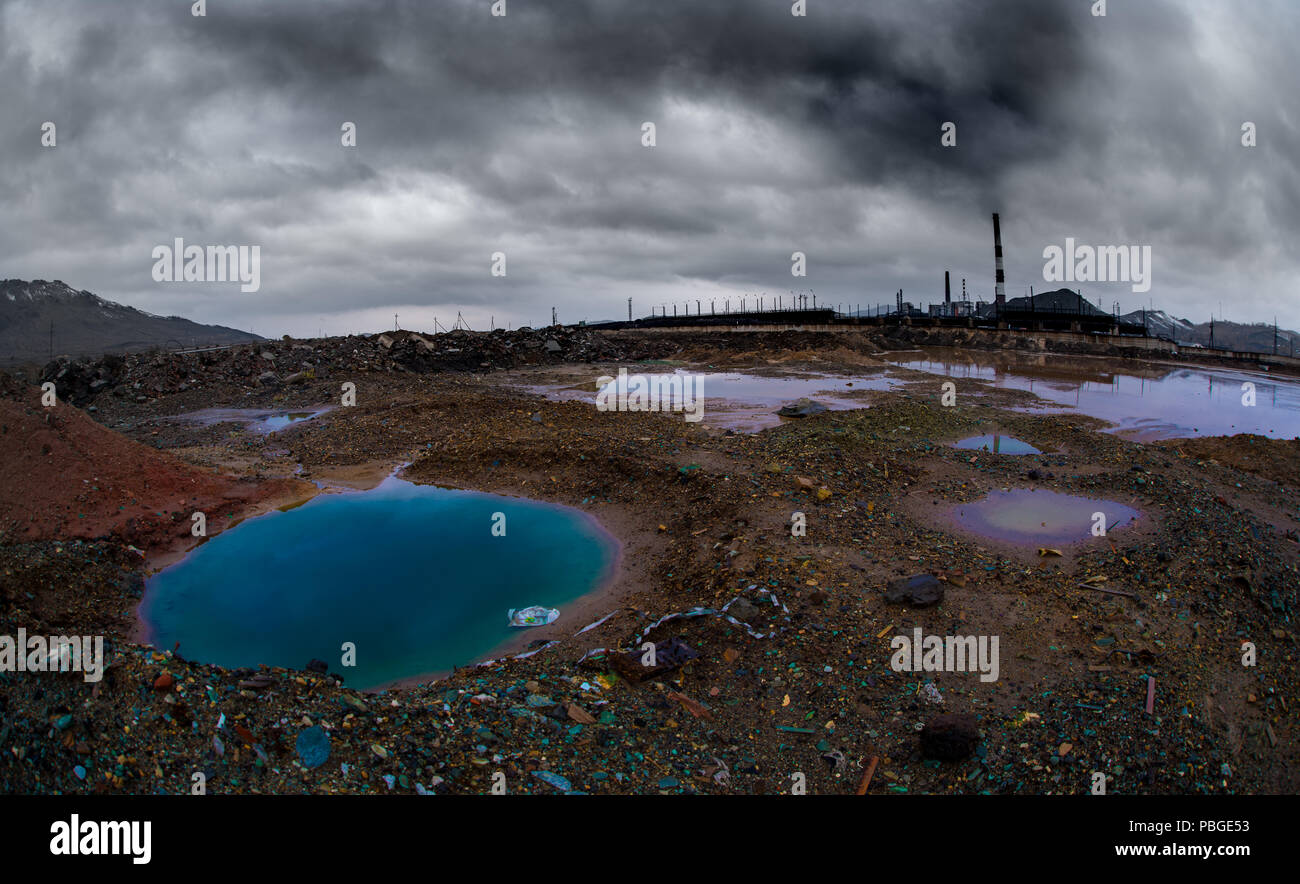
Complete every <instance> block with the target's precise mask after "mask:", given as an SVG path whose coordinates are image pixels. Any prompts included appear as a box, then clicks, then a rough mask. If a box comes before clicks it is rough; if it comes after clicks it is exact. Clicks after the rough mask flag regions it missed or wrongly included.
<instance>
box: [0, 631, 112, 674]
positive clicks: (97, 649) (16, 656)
mask: <svg viewBox="0 0 1300 884" xmlns="http://www.w3.org/2000/svg"><path fill="white" fill-rule="evenodd" d="M0 672H81V673H84V674H85V679H86V681H90V682H96V681H99V680H100V679H101V678H103V677H104V637H103V636H102V635H51V636H48V637H47V636H43V635H33V636H28V635H27V630H26V629H22V628H20V629H19V630H18V636H17V638H15V637H14V636H11V635H0Z"/></svg>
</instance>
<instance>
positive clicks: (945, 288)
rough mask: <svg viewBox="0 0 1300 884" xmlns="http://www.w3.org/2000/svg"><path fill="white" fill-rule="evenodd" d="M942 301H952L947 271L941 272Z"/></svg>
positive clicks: (949, 302)
mask: <svg viewBox="0 0 1300 884" xmlns="http://www.w3.org/2000/svg"><path fill="white" fill-rule="evenodd" d="M943 302H944V303H945V304H951V303H952V279H951V278H949V276H948V271H947V270H945V271H944V272H943Z"/></svg>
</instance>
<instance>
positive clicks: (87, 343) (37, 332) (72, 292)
mask: <svg viewBox="0 0 1300 884" xmlns="http://www.w3.org/2000/svg"><path fill="white" fill-rule="evenodd" d="M51 324H53V353H54V354H55V355H62V354H66V355H70V356H82V355H90V354H98V353H105V352H117V353H121V352H123V351H126V350H145V349H148V348H150V347H175V348H179V347H193V346H203V345H209V344H233V343H238V342H242V341H257V340H261V338H259V337H258V336H257V335H253V334H249V333H248V332H243V331H239V330H238V329H233V328H226V327H225V326H220V325H200V324H199V323H197V322H191V321H190V320H188V319H183V318H181V317H179V316H155V315H154V314H152V313H146V312H145V311H143V310H137V309H136V308H134V307H127V306H125V305H123V304H117V303H114V302H113V301H107V300H105V299H103V298H101V297H99V296H98V295H95V294H93V293H91V292H88V291H78V290H76V289H74V288H72V287H71V286H69V285H67V284H65V283H64V282H62V281H61V280H57V279H56V280H54V281H53V282H48V281H46V280H44V279H33V280H31V281H26V280H21V279H5V280H0V362H27V361H31V362H43V361H45V360H46V359H48V358H49V357H50V353H51V334H50V332H51Z"/></svg>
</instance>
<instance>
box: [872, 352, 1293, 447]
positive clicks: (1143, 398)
mask: <svg viewBox="0 0 1300 884" xmlns="http://www.w3.org/2000/svg"><path fill="white" fill-rule="evenodd" d="M889 359H890V361H891V362H894V363H896V364H898V365H901V366H904V367H906V368H910V369H915V370H917V371H925V372H929V373H931V374H937V375H946V376H948V377H952V378H974V379H979V380H984V381H988V382H989V383H990V384H991V385H992V386H994V387H1000V388H1007V389H1013V390H1027V391H1029V392H1031V393H1033V394H1035V395H1037V396H1039V397H1041V398H1043V399H1046V400H1048V402H1050V403H1054V404H1053V405H1049V406H1047V407H1045V408H1042V409H1039V408H1034V409H1015V410H1016V411H1026V410H1028V411H1034V412H1049V413H1050V412H1060V411H1062V410H1066V409H1071V410H1074V411H1077V412H1079V413H1080V414H1087V415H1091V416H1092V417H1098V418H1101V419H1102V420H1105V421H1109V422H1110V423H1112V424H1114V425H1115V426H1113V427H1111V428H1110V429H1109V430H1107V432H1111V433H1115V434H1116V435H1120V436H1123V437H1124V438H1126V439H1130V440H1132V441H1135V442H1150V441H1153V440H1156V439H1181V438H1189V437H1195V436H1233V435H1236V434H1238V433H1256V434H1258V435H1261V436H1268V437H1270V438H1272V439H1290V438H1294V437H1297V436H1300V379H1297V378H1294V377H1286V376H1277V375H1271V374H1268V373H1266V372H1259V371H1250V370H1243V369H1229V368H1217V367H1216V368H1211V367H1205V368H1201V367H1197V368H1190V367H1185V366H1178V365H1171V364H1168V363H1161V362H1150V363H1146V364H1139V363H1134V362H1121V361H1119V360H1112V359H1106V358H1103V357H1072V356H1066V355H1062V354H1059V353H1052V354H1025V353H1014V352H1005V351H989V352H985V351H975V350H962V349H957V348H948V347H932V348H927V349H925V350H916V351H910V352H905V353H895V354H893V355H892V356H890V357H889Z"/></svg>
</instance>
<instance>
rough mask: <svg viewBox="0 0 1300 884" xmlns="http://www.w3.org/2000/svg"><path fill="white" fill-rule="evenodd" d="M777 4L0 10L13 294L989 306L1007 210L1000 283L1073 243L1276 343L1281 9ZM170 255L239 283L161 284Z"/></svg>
mask: <svg viewBox="0 0 1300 884" xmlns="http://www.w3.org/2000/svg"><path fill="white" fill-rule="evenodd" d="M791 5H792V0H636V2H633V0H507V5H506V9H507V14H506V15H505V16H504V17H493V16H492V15H491V12H490V9H491V6H492V3H491V0H387V2H384V0H372V2H339V0H274V2H269V0H208V2H207V15H206V17H202V18H200V17H195V16H193V15H192V14H191V0H149V2H143V0H141V2H136V0H114V2H104V0H85V2H74V0H0V121H3V123H2V125H0V211H3V218H2V219H0V278H5V277H9V278H15V277H16V278H23V279H31V278H43V279H62V280H64V281H65V282H67V283H68V284H70V285H72V286H73V287H75V288H80V289H90V290H91V291H94V292H95V293H97V294H100V295H102V296H104V297H107V298H109V299H112V300H116V301H120V302H122V303H126V304H131V305H133V306H136V307H139V308H141V309H145V310H149V311H151V312H155V313H162V314H179V315H182V316H186V317H188V318H191V319H195V320H198V321H201V322H210V323H220V324H224V325H231V326H236V327H240V328H245V329H248V328H251V329H253V330H254V331H256V332H257V333H259V334H263V335H268V336H273V335H280V334H284V333H289V334H294V335H308V334H311V335H314V334H316V333H317V331H318V330H319V329H321V328H323V329H324V330H325V331H326V332H327V333H329V332H336V333H337V332H347V331H353V330H356V331H362V330H365V331H374V330H379V329H382V328H386V327H387V328H391V327H392V324H393V313H394V312H396V313H398V314H400V318H399V321H400V323H401V325H402V326H403V327H406V328H427V327H431V325H432V320H433V317H434V316H435V315H436V316H437V318H438V320H439V321H440V322H441V323H443V324H444V325H450V324H451V321H452V320H453V319H454V318H455V315H456V312H457V310H461V311H463V312H464V315H465V318H466V319H467V320H468V321H469V324H470V325H471V327H475V328H483V327H485V326H486V325H487V323H488V320H489V317H495V320H496V324H497V325H499V326H505V325H506V324H507V323H511V324H514V325H520V324H534V325H535V324H538V323H541V322H543V321H549V318H550V308H551V306H552V305H554V306H555V307H557V308H558V311H559V318H560V319H561V321H567V322H572V321H576V320H580V319H588V320H597V319H605V318H624V317H626V315H627V299H628V298H629V297H631V298H632V299H633V309H634V312H635V314H636V315H638V316H640V315H645V314H648V313H649V312H650V308H651V305H652V304H653V305H656V306H657V305H660V304H664V303H668V304H671V303H673V302H674V301H675V302H677V303H678V304H679V305H680V304H682V303H683V302H685V301H688V300H689V301H690V302H691V309H692V310H694V304H695V301H696V299H702V300H703V301H704V303H705V310H706V311H707V309H708V306H707V305H708V301H709V300H710V299H714V300H717V301H718V302H719V306H720V305H721V300H722V299H723V298H726V297H728V296H730V297H731V299H732V303H733V304H737V305H738V303H739V299H740V297H741V296H742V295H743V294H746V293H750V294H751V295H752V294H754V293H764V292H766V293H767V295H768V296H769V297H771V296H772V295H775V294H777V293H783V294H784V293H788V292H789V291H790V290H791V289H795V290H804V291H808V290H811V291H813V292H815V293H816V294H817V297H818V301H819V303H823V302H825V303H831V304H858V303H861V304H863V305H867V304H875V303H892V301H893V292H894V291H895V290H897V289H899V288H902V289H904V292H905V296H906V298H907V299H908V300H912V301H915V302H919V303H926V302H929V301H939V300H942V297H943V272H944V270H945V269H949V270H951V271H952V274H953V279H954V288H956V289H958V291H960V280H961V279H962V278H965V279H966V280H967V287H968V290H969V291H970V293H971V296H972V299H975V298H981V299H989V300H991V298H992V288H993V248H992V224H991V219H990V214H991V213H992V212H995V211H997V212H1000V213H1001V217H1002V235H1003V243H1004V246H1005V251H1006V260H1007V290H1008V294H1009V295H1010V296H1016V295H1021V294H1024V293H1025V292H1026V290H1027V289H1028V287H1029V286H1031V285H1032V286H1034V287H1035V290H1037V291H1042V290H1044V289H1049V288H1057V287H1058V285H1057V284H1049V283H1045V282H1044V279H1043V266H1044V263H1045V261H1044V259H1043V257H1042V254H1043V249H1044V248H1045V247H1047V246H1049V245H1051V244H1053V243H1055V244H1058V245H1064V241H1065V238H1066V237H1074V238H1075V240H1076V241H1077V242H1079V243H1082V244H1089V245H1094V246H1102V245H1112V244H1115V245H1118V244H1134V245H1147V246H1150V247H1151V249H1152V254H1153V260H1154V267H1153V271H1152V286H1151V291H1150V292H1149V293H1147V294H1135V293H1133V292H1132V291H1131V285H1130V284H1127V283H1091V284H1089V283H1083V284H1081V287H1082V288H1083V293H1084V295H1085V297H1088V298H1089V299H1090V300H1091V301H1093V302H1094V303H1098V302H1100V303H1101V304H1102V305H1103V307H1104V308H1105V309H1107V310H1109V309H1110V308H1111V306H1112V304H1113V303H1114V302H1116V301H1118V302H1119V304H1120V306H1121V309H1123V310H1125V311H1127V310H1130V309H1135V308H1137V307H1140V306H1145V305H1146V304H1147V303H1148V302H1149V301H1150V302H1154V303H1155V305H1156V306H1157V307H1163V308H1165V309H1167V310H1169V311H1170V312H1172V313H1174V314H1176V315H1180V316H1187V317H1189V318H1191V319H1193V320H1195V321H1201V320H1205V319H1208V318H1209V316H1210V314H1211V313H1212V312H1213V313H1216V314H1217V313H1219V311H1220V306H1219V305H1220V303H1222V305H1223V306H1222V311H1223V313H1224V314H1226V315H1227V317H1228V318H1231V319H1238V320H1242V321H1265V320H1267V321H1271V320H1272V318H1273V316H1274V314H1275V313H1276V314H1277V315H1278V317H1279V321H1281V322H1282V324H1283V325H1290V326H1292V327H1295V326H1297V325H1300V317H1297V316H1296V314H1297V312H1300V311H1297V310H1296V307H1297V304H1298V303H1300V286H1298V280H1300V103H1297V98H1296V96H1297V91H1296V90H1297V86H1298V84H1300V54H1298V53H1297V51H1296V47H1297V46H1300V3H1297V2H1295V0H1109V2H1108V3H1107V4H1106V5H1107V15H1106V16H1105V17H1104V18H1103V17H1095V16H1093V15H1092V12H1091V9H1092V6H1093V2H1092V0H981V2H970V0H897V2H890V0H807V4H806V5H807V15H806V16H805V17H795V16H793V15H791ZM46 121H50V122H54V123H55V124H56V127H57V129H56V137H57V143H56V146H55V147H53V148H50V147H43V146H42V144H41V135H42V133H41V127H42V124H43V123H44V122H46ZM348 121H350V122H354V123H355V124H356V127H357V146H356V147H355V148H350V147H344V146H343V145H342V144H341V131H340V127H341V126H342V125H343V123H344V122H348ZM647 121H649V122H653V123H654V124H655V126H656V130H657V131H656V142H657V143H656V145H655V146H654V147H645V146H643V145H642V124H643V123H644V122H647ZM949 121H951V122H953V123H955V124H956V126H957V133H956V135H957V146H956V147H953V148H945V147H943V146H942V145H941V143H940V138H941V134H942V133H941V127H942V125H943V124H944V123H945V122H949ZM1247 121H1249V122H1253V123H1255V124H1256V126H1257V132H1258V134H1257V140H1258V146H1257V147H1253V148H1248V147H1243V146H1242V144H1241V139H1242V132H1241V127H1242V124H1243V123H1244V122H1247ZM175 237H183V238H184V239H185V241H186V243H187V244H198V245H205V246H206V245H258V246H260V247H261V289H260V291H258V292H241V291H240V289H239V286H238V285H237V284H207V283H179V284H177V283H170V284H169V283H158V282H155V281H154V280H153V278H152V275H151V270H152V268H153V264H154V259H153V257H152V252H153V249H154V247H155V246H158V245H160V244H170V243H172V241H173V239H174V238H175ZM796 250H798V251H802V252H805V253H806V255H807V270H808V275H807V277H806V278H794V277H792V276H791V272H790V269H791V260H790V256H791V253H792V252H794V251H796ZM497 251H500V252H504V253H505V254H506V274H507V275H506V276H505V277H494V276H492V275H491V273H490V270H491V255H492V253H493V252H497ZM669 309H670V311H671V307H670V308H669Z"/></svg>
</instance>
